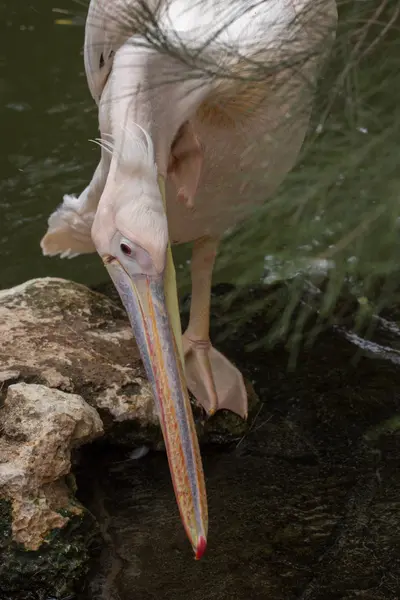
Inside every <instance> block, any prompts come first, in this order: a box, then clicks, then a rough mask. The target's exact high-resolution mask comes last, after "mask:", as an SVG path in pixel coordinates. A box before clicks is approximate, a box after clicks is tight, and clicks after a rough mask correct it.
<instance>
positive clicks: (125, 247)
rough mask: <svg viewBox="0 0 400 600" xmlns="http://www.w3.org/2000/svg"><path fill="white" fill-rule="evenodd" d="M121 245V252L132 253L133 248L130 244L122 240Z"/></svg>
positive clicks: (128, 254) (129, 254)
mask: <svg viewBox="0 0 400 600" xmlns="http://www.w3.org/2000/svg"><path fill="white" fill-rule="evenodd" d="M119 247H120V248H121V252H122V253H123V254H125V256H131V255H132V248H131V247H130V246H128V244H125V242H121V244H120V246H119Z"/></svg>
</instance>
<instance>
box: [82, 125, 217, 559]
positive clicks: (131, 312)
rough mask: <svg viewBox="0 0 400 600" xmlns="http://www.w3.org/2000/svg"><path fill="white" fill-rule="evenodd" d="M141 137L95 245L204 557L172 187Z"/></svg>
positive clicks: (97, 224)
mask: <svg viewBox="0 0 400 600" xmlns="http://www.w3.org/2000/svg"><path fill="white" fill-rule="evenodd" d="M136 130H137V131H136V132H135V136H132V140H131V141H130V143H129V145H128V147H129V149H130V151H131V152H134V153H135V156H136V160H134V161H132V160H130V159H129V157H128V156H127V153H126V152H124V153H123V156H122V155H121V154H120V153H119V152H118V148H116V149H115V151H114V152H113V158H112V163H111V168H110V172H109V175H108V178H107V183H106V186H105V189H104V192H103V194H102V197H101V200H100V203H99V207H98V210H97V213H96V217H95V220H94V223H93V227H92V238H93V242H94V244H95V246H96V249H97V251H98V253H99V254H100V256H101V258H102V259H103V262H104V264H105V266H106V268H107V270H108V272H109V274H110V276H111V278H112V280H113V282H114V284H115V286H116V288H117V290H118V292H119V294H120V296H121V299H122V301H123V303H124V306H125V308H126V311H127V313H128V316H129V319H130V322H131V325H132V328H133V332H134V335H135V338H136V341H137V344H138V347H139V350H140V353H141V356H142V359H143V362H144V365H145V368H146V372H147V376H148V378H149V381H150V382H151V384H152V387H153V392H154V398H155V402H156V406H157V410H158V414H159V417H160V423H161V427H162V431H163V435H164V440H165V444H166V449H167V454H168V460H169V464H170V470H171V476H172V481H173V484H174V488H175V494H176V498H177V502H178V506H179V509H180V513H181V517H182V521H183V524H184V526H185V529H186V532H187V534H188V537H189V539H190V541H191V543H192V546H193V549H194V551H195V553H196V557H197V558H200V557H201V555H202V554H203V552H204V550H205V546H206V536H207V500H206V492H205V485H204V478H203V471H202V466H201V459H200V452H199V446H198V441H197V436H196V432H195V427H194V422H193V416H192V412H191V406H190V402H189V397H188V391H187V387H186V382H185V376H184V369H183V354H182V350H181V348H182V341H181V330H180V320H179V311H178V304H177V292H176V284H175V272H174V268H173V262H172V258H171V250H170V246H169V240H168V223H167V218H166V214H165V208H164V198H163V196H164V182H163V179H162V178H159V177H158V176H157V169H156V166H155V162H154V152H153V147H152V143H151V140H150V136H149V135H148V134H147V132H145V131H144V130H143V129H142V128H141V127H138V126H136ZM131 131H132V128H131ZM138 157H140V160H138ZM131 158H132V157H131Z"/></svg>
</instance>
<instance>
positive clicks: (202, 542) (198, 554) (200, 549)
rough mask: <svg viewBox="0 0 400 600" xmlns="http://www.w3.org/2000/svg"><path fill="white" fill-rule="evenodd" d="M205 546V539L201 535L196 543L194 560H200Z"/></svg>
mask: <svg viewBox="0 0 400 600" xmlns="http://www.w3.org/2000/svg"><path fill="white" fill-rule="evenodd" d="M206 547H207V541H206V539H205V538H204V537H203V536H202V535H201V536H200V538H199V541H198V544H197V548H196V556H195V558H196V560H200V559H201V557H202V556H203V555H204V552H205V551H206Z"/></svg>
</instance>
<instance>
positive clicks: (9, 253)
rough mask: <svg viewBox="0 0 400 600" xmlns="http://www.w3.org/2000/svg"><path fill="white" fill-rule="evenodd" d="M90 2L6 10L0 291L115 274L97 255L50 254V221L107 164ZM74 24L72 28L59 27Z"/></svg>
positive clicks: (1, 34) (8, 5) (0, 70)
mask: <svg viewBox="0 0 400 600" xmlns="http://www.w3.org/2000/svg"><path fill="white" fill-rule="evenodd" d="M85 11H86V3H85V2H82V3H78V2H74V1H71V0H60V1H57V2H56V3H55V2H53V1H51V0H41V1H40V2H35V3H33V2H32V3H30V2H28V3H20V2H15V3H14V2H2V3H1V4H0V39H1V42H2V52H1V55H0V130H1V132H2V140H3V141H2V144H1V146H0V256H1V258H2V265H1V270H0V273H1V275H0V287H3V288H5V287H9V286H12V285H15V284H18V283H21V282H22V281H25V280H26V279H30V278H33V277H43V276H57V277H65V278H67V279H74V280H75V281H79V282H82V283H86V284H92V283H96V282H99V281H101V280H104V279H106V278H107V275H106V273H105V271H104V267H103V266H102V264H101V261H100V259H99V258H98V257H97V255H93V256H91V255H86V256H83V257H77V258H76V259H73V260H61V259H59V258H46V257H43V256H42V253H41V249H40V245H39V243H40V239H41V237H42V236H43V234H44V233H45V231H46V227H47V218H48V216H49V215H50V213H51V212H53V210H54V209H55V208H56V206H57V205H58V204H59V203H60V202H61V201H62V197H63V194H65V193H75V194H79V193H80V192H81V191H82V189H83V188H84V187H85V186H86V185H87V184H88V182H89V180H90V178H91V175H92V173H93V171H94V169H95V167H96V164H97V161H98V158H99V149H98V147H97V146H96V145H95V144H93V143H91V142H89V139H91V138H94V137H96V135H97V111H96V108H95V105H94V102H93V100H92V98H91V96H90V94H89V91H88V89H87V84H86V78H85V74H84V68H83V55H82V46H83V35H84V17H85ZM66 19H71V20H72V24H70V25H62V24H58V22H59V21H63V20H66Z"/></svg>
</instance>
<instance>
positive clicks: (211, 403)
mask: <svg viewBox="0 0 400 600" xmlns="http://www.w3.org/2000/svg"><path fill="white" fill-rule="evenodd" d="M217 248H218V240H216V239H213V238H210V237H207V238H201V239H200V240H197V241H196V242H195V243H194V246H193V255H192V264H191V270H192V300H191V305H190V319H189V325H188V328H187V329H186V331H185V333H184V334H183V347H184V352H185V372H186V381H187V385H188V388H189V389H190V391H191V392H192V394H193V395H194V396H195V398H196V400H197V401H198V402H199V403H200V404H201V405H202V406H203V408H204V409H205V410H206V412H207V413H208V414H209V415H212V414H213V413H215V412H216V411H217V410H219V409H222V408H226V409H228V410H231V411H232V412H235V413H237V414H238V415H240V416H241V417H243V418H246V417H247V393H246V388H245V385H244V381H243V377H242V374H241V373H240V371H238V369H237V368H236V367H234V366H233V364H232V363H231V362H229V360H228V359H227V358H226V357H225V356H224V355H223V354H221V353H220V352H218V350H216V349H215V348H213V346H212V345H211V342H210V337H209V327H210V301H211V281H212V272H213V267H214V261H215V256H216V253H217Z"/></svg>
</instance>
